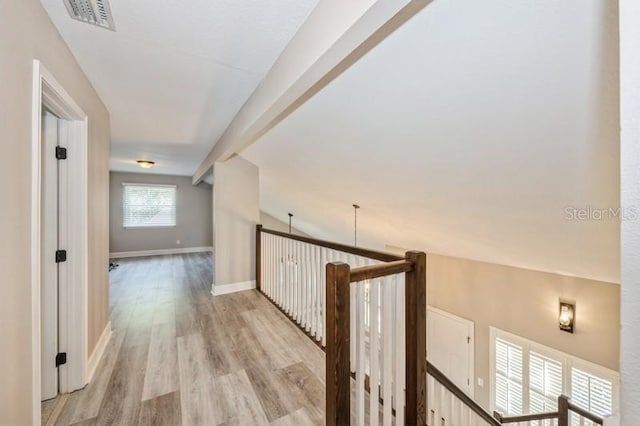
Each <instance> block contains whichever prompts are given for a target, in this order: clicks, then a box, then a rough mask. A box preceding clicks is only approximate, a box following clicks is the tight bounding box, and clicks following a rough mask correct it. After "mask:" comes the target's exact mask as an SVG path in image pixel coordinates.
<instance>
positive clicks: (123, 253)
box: [109, 247, 213, 259]
mask: <svg viewBox="0 0 640 426" xmlns="http://www.w3.org/2000/svg"><path fill="white" fill-rule="evenodd" d="M203 252H211V253H213V247H182V248H175V249H160V250H138V251H120V252H114V253H109V259H123V258H125V257H146V256H162V255H166V254H185V253H203Z"/></svg>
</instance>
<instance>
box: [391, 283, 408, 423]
mask: <svg viewBox="0 0 640 426" xmlns="http://www.w3.org/2000/svg"><path fill="white" fill-rule="evenodd" d="M394 284H395V285H394V287H395V295H394V296H395V298H394V299H395V305H396V310H395V314H396V315H395V327H396V331H395V355H394V357H395V359H394V362H395V372H394V379H395V380H394V387H395V391H394V396H395V399H394V406H395V408H396V422H398V424H403V423H404V379H405V374H404V357H405V355H404V353H405V350H406V348H405V345H404V274H402V275H394ZM392 300H393V299H392Z"/></svg>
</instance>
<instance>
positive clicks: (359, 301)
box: [352, 282, 366, 426]
mask: <svg viewBox="0 0 640 426" xmlns="http://www.w3.org/2000/svg"><path fill="white" fill-rule="evenodd" d="M352 286H353V287H355V291H356V311H355V317H356V333H355V335H356V366H355V370H356V424H357V425H358V426H364V394H365V390H364V376H365V366H366V364H365V352H364V349H365V348H364V328H365V327H364V308H365V300H364V283H363V282H358V283H354V284H352Z"/></svg>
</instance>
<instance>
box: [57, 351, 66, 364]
mask: <svg viewBox="0 0 640 426" xmlns="http://www.w3.org/2000/svg"><path fill="white" fill-rule="evenodd" d="M66 363H67V353H66V352H60V353H59V354H57V355H56V367H60V366H61V365H64V364H66Z"/></svg>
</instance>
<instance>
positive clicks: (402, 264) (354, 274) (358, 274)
mask: <svg viewBox="0 0 640 426" xmlns="http://www.w3.org/2000/svg"><path fill="white" fill-rule="evenodd" d="M412 270H413V264H412V263H411V262H409V261H407V260H394V261H393V262H386V263H381V264H379V265H369V266H361V267H360V268H354V269H352V270H351V274H350V275H349V277H350V281H351V282H352V283H355V282H358V281H364V280H372V279H374V278H380V277H384V276H387V275H395V274H401V273H404V272H411V271H412Z"/></svg>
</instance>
